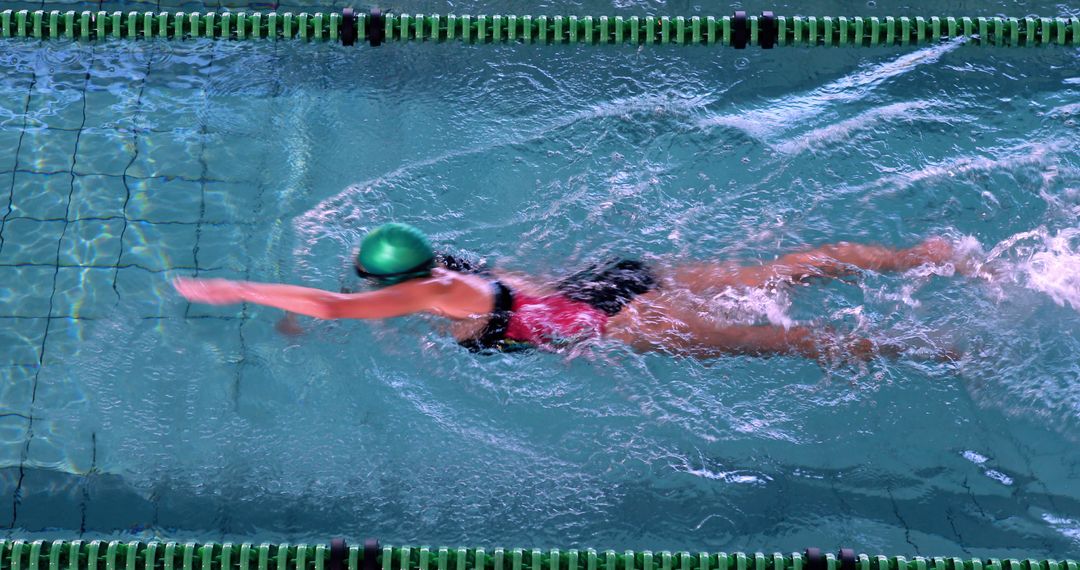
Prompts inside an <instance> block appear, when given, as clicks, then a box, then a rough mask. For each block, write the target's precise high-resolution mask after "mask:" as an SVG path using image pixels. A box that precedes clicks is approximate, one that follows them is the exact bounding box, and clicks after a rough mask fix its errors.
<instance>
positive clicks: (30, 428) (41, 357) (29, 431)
mask: <svg viewBox="0 0 1080 570" xmlns="http://www.w3.org/2000/svg"><path fill="white" fill-rule="evenodd" d="M94 53H95V51H94V48H93V47H91V48H90V60H89V62H87V64H86V71H85V75H84V78H83V88H82V126H85V125H86V88H87V86H88V85H89V84H90V76H91V70H92V69H93V67H94ZM32 96H33V94H32V93H31V95H30V96H29V97H27V109H29V105H30V101H29V100H30V98H31V97H32ZM23 121H24V123H25V121H26V117H25V116H24V117H23ZM81 136H82V131H81V130H80V132H79V133H78V134H77V135H76V136H75V148H74V150H72V153H71V161H72V162H71V187H70V190H69V191H68V199H67V206H66V208H65V211H64V218H65V222H64V229H63V230H61V232H60V239H58V240H57V242H56V268H55V270H54V271H53V282H52V292H51V293H50V294H49V311H48V314H49V316H50V317H51V316H52V311H53V304H54V301H55V299H56V282H57V278H58V276H59V275H60V267H59V266H60V252H61V247H62V245H63V243H64V235H65V234H66V233H67V228H68V225H69V224H70V222H67V221H66V219H67V217H68V214H69V213H70V212H71V200H72V197H73V196H74V195H75V174H74V171H75V163H76V161H77V160H78V154H79V139H80V138H81ZM17 163H18V161H17V159H16V165H17ZM12 186H13V187H14V176H12ZM52 321H53V320H52V319H51V318H50V319H46V321H45V332H44V334H42V335H41V350H40V351H39V352H38V363H39V364H41V365H42V366H39V367H38V369H37V371H36V372H35V374H34V380H33V386H32V387H31V389H30V413H29V416H30V417H29V419H28V420H27V426H26V444H25V445H24V446H23V451H22V454H21V456H20V457H19V481H18V483H17V484H16V487H15V492H14V498H15V500H14V501H13V502H12V505H13V506H12V515H11V528H12V529H14V528H15V525H16V524H18V520H19V502H20V501H19V494H20V492H21V490H22V484H23V479H24V478H25V476H26V460H27V459H28V458H29V456H30V445H31V444H32V442H33V440H34V404H35V402H36V401H37V389H38V381H39V380H40V378H41V369H42V368H43V367H44V366H43V365H44V363H45V347H46V346H47V344H48V340H49V328H50V325H51V324H52Z"/></svg>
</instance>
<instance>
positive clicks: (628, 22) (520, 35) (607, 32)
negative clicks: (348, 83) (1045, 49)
mask: <svg viewBox="0 0 1080 570" xmlns="http://www.w3.org/2000/svg"><path fill="white" fill-rule="evenodd" d="M960 37H963V38H967V40H968V43H970V44H973V45H981V46H995V47H1035V46H1050V45H1057V46H1077V45H1080V18H1073V17H1070V18H1065V17H1058V18H1049V17H1035V16H1028V17H1023V18H1005V17H998V16H975V17H969V16H960V17H956V16H929V17H924V16H853V17H849V16H776V15H774V14H773V13H772V12H762V13H761V14H759V15H747V13H746V12H743V11H738V12H735V13H734V14H733V15H731V16H566V15H554V16H545V15H513V14H493V15H487V14H482V15H455V14H384V13H382V12H380V11H379V10H371V11H369V12H356V11H354V10H353V9H351V8H345V9H344V10H342V11H341V12H333V13H325V12H311V13H309V12H299V13H293V12H280V13H279V12H245V11H236V12H233V11H226V12H139V11H127V12H121V11H112V12H109V11H101V10H99V11H90V10H87V11H82V12H76V11H74V10H68V11H60V10H10V9H9V10H0V38H35V39H42V40H45V39H69V40H79V41H102V40H106V39H127V40H137V39H150V38H159V39H169V40H186V39H197V38H212V39H228V40H245V39H256V40H257V39H264V40H299V41H309V42H334V43H340V44H342V45H346V46H348V45H354V44H362V43H366V44H368V45H371V46H378V45H380V44H382V43H386V42H447V41H457V42H462V43H466V44H502V43H524V44H589V45H618V44H627V45H659V44H663V45H680V46H691V45H696V46H728V47H733V48H736V49H742V48H746V47H747V46H757V47H761V48H764V49H770V48H773V47H808V46H864V47H883V46H918V45H925V44H929V43H934V42H939V41H943V40H950V39H955V38H960Z"/></svg>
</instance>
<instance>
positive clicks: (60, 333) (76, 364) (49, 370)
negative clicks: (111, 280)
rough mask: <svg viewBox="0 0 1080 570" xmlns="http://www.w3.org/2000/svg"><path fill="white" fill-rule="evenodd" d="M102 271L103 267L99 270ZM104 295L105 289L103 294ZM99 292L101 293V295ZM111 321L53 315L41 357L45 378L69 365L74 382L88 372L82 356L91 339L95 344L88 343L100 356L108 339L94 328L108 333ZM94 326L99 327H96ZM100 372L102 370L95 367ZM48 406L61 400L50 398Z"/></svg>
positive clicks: (114, 296) (54, 375) (105, 314)
mask: <svg viewBox="0 0 1080 570" xmlns="http://www.w3.org/2000/svg"><path fill="white" fill-rule="evenodd" d="M97 271H102V270H97ZM100 294H104V292H102V293H100ZM100 294H99V295H100ZM109 294H112V290H111V286H110V290H109ZM112 296H113V304H115V299H116V295H115V294H112ZM98 313H99V314H101V315H103V318H107V316H108V315H109V314H110V313H109V312H108V311H107V310H100V311H98ZM111 324H112V323H105V324H104V325H100V324H99V323H98V322H97V321H94V320H90V319H74V318H55V317H54V318H53V319H52V320H51V321H50V322H49V334H48V336H46V337H45V355H44V356H43V357H42V359H41V365H42V366H43V367H44V368H43V369H42V378H49V379H50V382H51V381H53V380H51V379H52V378H55V377H56V376H57V375H58V373H59V372H60V370H62V369H64V368H67V369H70V371H71V373H70V374H69V376H71V380H72V381H76V382H77V381H78V378H76V377H77V376H79V375H81V374H85V373H86V371H87V369H86V362H84V360H83V359H82V357H83V356H84V350H86V349H87V347H88V344H87V343H88V342H91V343H93V344H92V345H89V352H90V353H91V354H92V355H94V356H97V355H98V354H100V353H99V352H98V351H100V349H101V345H102V344H104V343H105V342H108V341H104V340H103V339H101V338H100V337H95V336H94V334H95V333H94V331H95V330H104V331H106V332H108V331H109V330H110V329H109V327H110V325H111ZM95 327H98V328H97V329H95ZM95 371H99V369H95ZM41 393H42V392H41V386H40V385H39V386H38V396H39V399H40V395H41ZM48 404H49V405H60V404H59V403H58V402H55V401H52V400H50V401H49V402H48Z"/></svg>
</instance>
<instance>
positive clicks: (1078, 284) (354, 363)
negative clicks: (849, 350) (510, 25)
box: [0, 0, 1080, 557]
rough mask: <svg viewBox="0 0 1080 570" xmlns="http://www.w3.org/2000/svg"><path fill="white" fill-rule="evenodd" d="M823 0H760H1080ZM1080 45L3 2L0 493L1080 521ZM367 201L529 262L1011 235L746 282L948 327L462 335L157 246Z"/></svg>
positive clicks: (597, 528) (282, 243) (1017, 540)
mask: <svg viewBox="0 0 1080 570" xmlns="http://www.w3.org/2000/svg"><path fill="white" fill-rule="evenodd" d="M95 5H96V3H95ZM31 6H32V7H36V6H37V5H31ZM127 6H137V7H138V8H140V9H141V8H144V7H156V6H155V5H147V4H137V5H136V4H128V5H127ZM815 7H816V8H818V9H819V10H818V11H817V12H811V9H810V8H811V7H809V6H802V7H800V8H799V9H798V10H795V9H794V8H790V7H785V6H783V5H776V6H775V7H774V8H775V9H776V11H777V12H778V13H822V14H840V13H845V14H846V13H853V11H858V12H859V13H865V14H880V15H885V14H886V13H889V14H896V15H900V14H901V13H903V14H908V13H914V12H912V10H921V12H919V13H928V12H926V11H927V10H930V9H933V10H939V11H940V12H941V13H949V14H952V13H956V14H971V15H979V14H995V13H998V12H1001V13H1004V14H1008V15H1025V14H1027V13H1039V14H1042V15H1068V14H1070V13H1071V14H1072V15H1075V14H1076V10H1075V7H1073V8H1069V7H1068V6H1065V5H1055V4H1052V3H1045V2H1044V3H1032V2H1026V3H1008V4H1002V5H1000V6H991V7H989V8H986V9H983V10H978V9H972V8H971V7H970V6H968V4H967V3H957V2H953V3H934V4H932V5H931V4H929V3H924V4H918V5H908V4H905V5H902V6H901V5H897V6H893V7H890V8H886V7H885V6H878V5H866V4H863V3H856V4H851V5H846V4H845V5H840V4H838V3H837V4H825V3H821V4H818V5H815ZM411 8H412V7H410V11H413V10H411ZM415 8H416V11H424V12H430V11H444V10H445V9H446V7H445V6H442V5H439V4H434V3H427V4H418V5H416V6H415ZM750 8H753V9H757V7H750ZM453 9H454V10H456V11H459V12H468V11H472V12H481V11H491V10H500V11H515V10H516V11H520V10H517V9H515V8H514V7H513V6H511V5H504V4H487V3H483V4H481V3H464V4H455V5H454V6H453ZM540 10H544V11H548V12H555V11H566V12H578V13H590V12H591V13H597V14H599V13H616V12H618V13H625V14H630V13H634V14H638V13H646V12H649V13H660V12H663V13H671V14H674V13H693V12H694V11H695V10H699V12H698V13H708V9H706V8H700V7H696V6H695V5H692V4H688V3H682V2H676V3H633V2H624V1H621V0H620V1H617V2H616V3H614V4H612V3H603V2H581V3H552V2H548V3H545V4H544V5H542V6H540V7H538V8H537V11H540ZM728 11H729V7H724V8H723V9H722V10H719V11H717V12H715V13H726V12H728ZM1070 11H1071V12H1070ZM1078 56H1080V52H1078V51H1077V50H1076V49H1075V48H1071V49H1031V50H1027V49H1025V50H1015V51H994V50H989V49H978V48H971V47H966V46H962V45H958V44H944V45H940V46H935V47H931V48H925V49H920V50H885V49H864V50H835V49H828V50H827V49H819V50H791V49H788V50H774V51H772V52H763V51H757V50H747V51H745V52H734V51H728V50H709V49H685V48H683V49H680V48H653V49H633V48H589V47H566V46H563V47H542V46H532V47H522V46H517V47H514V46H511V47H505V46H472V47H466V46H460V45H457V44H451V45H435V44H427V45H391V46H386V47H384V48H380V49H379V50H368V49H356V50H347V49H341V48H333V47H329V46H308V45H296V44H274V43H268V42H257V43H251V44H227V43H207V42H187V43H178V44H168V45H166V44H155V43H150V44H146V43H139V44H120V43H105V44H101V45H95V46H89V45H79V44H71V43H48V44H42V43H38V42H30V41H12V40H5V41H3V42H2V43H0V67H2V68H3V70H4V72H3V73H2V74H0V148H2V149H4V151H5V152H3V153H0V214H2V215H3V217H2V220H3V221H2V226H0V286H2V289H0V374H3V382H2V384H0V386H2V390H3V392H2V394H0V405H2V410H0V442H2V443H0V489H2V491H3V492H2V494H0V525H3V526H5V527H8V528H9V529H10V530H9V534H12V535H18V536H27V535H30V536H64V537H70V536H71V535H73V534H75V533H78V534H80V535H82V536H84V537H113V536H116V537H132V536H134V537H150V536H160V537H168V538H180V539H186V538H191V539H200V540H207V539H213V540H220V539H251V540H260V541H261V540H288V541H301V540H306V541H322V540H325V539H326V538H327V537H330V536H333V535H346V536H350V537H354V538H360V537H363V536H368V535H371V536H378V537H380V538H381V539H382V540H383V541H384V543H395V544H400V543H411V544H420V543H423V544H435V545H438V544H459V543H460V544H475V545H510V546H519V545H520V546H538V547H545V546H562V547H571V546H595V547H599V548H616V549H619V548H638V549H643V548H652V549H664V548H666V549H689V550H698V549H708V550H727V551H731V550H735V549H742V550H764V551H772V550H780V551H789V550H795V549H802V548H804V547H805V546H808V545H820V546H822V547H826V548H829V549H833V548H835V547H838V546H841V545H844V546H852V547H855V548H857V549H859V550H862V551H867V552H871V553H877V552H884V553H890V554H892V553H895V554H908V555H914V554H922V555H938V554H941V555H971V556H1006V555H1008V556H1035V557H1044V556H1046V557H1050V556H1053V557H1064V556H1071V557H1076V556H1080V486H1078V485H1077V484H1076V481H1077V478H1078V477H1080V453H1078V452H1077V451H1076V449H1077V439H1078V435H1080V368H1078V365H1077V361H1076V356H1075V355H1076V354H1077V350H1078V348H1080V346H1078V344H1080V343H1078V333H1080V319H1078V313H1077V311H1078V310H1080V156H1078V153H1077V148H1080V130H1078V123H1077V121H1078V120H1080V74H1078V72H1077V69H1078V63H1080V57H1078ZM389 220H398V221H405V222H409V223H413V224H416V225H418V226H420V227H422V228H423V229H424V230H426V231H428V232H430V233H431V235H432V236H433V239H434V240H435V241H436V242H438V243H439V244H442V245H444V246H447V247H450V248H452V249H455V250H457V251H463V252H467V253H470V254H472V255H476V256H480V257H484V258H486V259H487V260H489V262H492V263H494V264H496V265H498V266H501V267H505V268H510V269H516V270H523V271H530V272H533V273H536V274H539V275H547V276H552V277H554V276H558V275H560V274H562V273H565V272H567V271H570V270H572V269H573V268H575V267H578V266H580V265H582V264H584V263H587V262H589V261H590V260H594V259H597V258H598V257H600V256H602V255H605V254H609V253H617V254H621V255H627V256H642V257H663V258H670V259H679V258H682V259H740V260H746V261H748V262H749V261H754V260H764V259H770V258H772V257H774V256H776V255H778V254H782V253H785V252H788V251H793V250H795V249H798V248H800V247H803V246H806V245H812V244H819V243H825V242H829V241H836V240H858V241H867V242H875V243H883V244H887V245H894V246H906V245H911V244H914V243H916V242H917V241H919V240H920V239H922V238H924V237H926V236H928V235H932V234H942V235H946V236H949V237H950V238H952V239H955V240H957V241H958V242H959V243H962V244H963V246H964V247H965V248H967V249H968V250H970V251H971V252H972V255H973V256H974V257H975V259H977V260H980V261H986V262H988V263H990V264H991V265H993V266H995V267H997V268H998V269H997V270H998V272H999V275H998V277H997V278H995V279H994V280H992V281H991V280H987V279H980V278H963V277H955V276H952V275H950V274H951V271H950V268H948V267H943V268H935V269H925V268H924V269H919V270H913V271H911V272H908V273H904V274H899V275H874V274H870V275H865V276H862V277H859V278H854V279H851V280H849V282H846V283H832V284H823V285H816V286H814V287H808V288H799V289H798V290H795V291H791V292H789V293H788V294H786V295H780V296H772V297H770V296H756V297H754V298H751V299H745V300H741V301H740V302H742V303H745V304H749V305H751V306H753V307H755V308H757V309H759V310H761V311H765V312H769V314H770V315H771V318H772V319H773V320H774V321H776V322H800V323H809V324H813V325H817V326H826V325H828V326H833V327H836V328H838V329H840V330H844V331H853V332H857V333H859V334H863V335H867V336H870V337H872V338H876V339H892V340H899V341H903V342H905V343H907V344H910V345H913V346H920V347H925V348H927V349H930V348H934V347H938V348H941V347H955V348H958V349H960V350H963V351H964V353H965V355H964V357H963V358H962V359H961V360H960V361H959V362H958V363H955V364H939V363H934V362H932V361H931V362H927V361H924V360H919V359H914V358H902V359H900V360H898V361H887V360H878V361H872V362H870V363H866V364H852V363H847V362H842V361H835V362H825V363H821V364H819V363H816V362H812V361H807V360H802V359H795V358H772V359H755V358H744V357H732V358H723V359H718V360H713V361H694V360H688V359H679V358H671V357H666V356H662V355H635V354H632V353H630V352H628V351H626V350H625V349H622V348H620V347H618V346H604V347H598V348H591V349H589V350H587V351H585V353H584V354H566V353H563V354H542V353H533V354H526V355H515V356H505V357H504V356H497V357H478V356H475V355H472V354H469V353H467V352H466V351H464V350H462V349H460V348H458V347H456V346H455V345H454V344H453V343H452V342H451V341H450V340H449V339H448V338H447V336H446V335H445V334H444V331H443V329H441V328H440V326H439V324H438V323H436V322H434V321H432V320H429V319H424V318H409V319H399V320H393V321H387V322H376V323H360V322H334V323H319V322H313V321H304V322H303V323H302V324H303V326H304V328H305V333H304V334H303V335H300V336H287V335H283V334H281V333H279V332H277V331H276V330H275V324H276V322H277V320H278V318H279V316H280V313H279V312H277V311H274V310H270V309H265V308H260V307H254V306H244V307H208V306H198V305H189V304H187V303H185V302H183V301H182V300H181V299H180V298H179V297H178V296H177V295H176V294H175V293H173V292H172V290H171V287H170V286H169V279H170V278H172V277H173V276H176V275H199V276H204V277H210V276H214V277H232V278H245V279H253V280H263V281H278V280H280V281H287V282H291V283H299V284H307V285H311V286H318V287H324V288H328V289H333V290H339V289H342V288H355V287H357V286H358V284H357V283H356V282H355V278H354V277H352V276H351V275H350V268H349V263H348V260H347V257H348V254H349V253H350V251H351V250H352V248H353V247H354V246H355V245H356V243H357V241H358V238H359V236H360V235H362V233H363V232H364V231H366V230H367V229H369V228H370V227H372V226H374V225H376V224H379V223H382V222H385V221H389ZM730 302H731V299H716V300H715V303H716V304H717V306H718V307H720V306H722V305H724V303H730ZM721 308H722V307H721Z"/></svg>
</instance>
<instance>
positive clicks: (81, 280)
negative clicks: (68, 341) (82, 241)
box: [50, 267, 119, 334]
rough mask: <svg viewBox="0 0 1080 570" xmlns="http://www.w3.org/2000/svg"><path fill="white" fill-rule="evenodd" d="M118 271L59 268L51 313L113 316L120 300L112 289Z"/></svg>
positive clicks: (55, 315) (69, 315)
mask: <svg viewBox="0 0 1080 570" xmlns="http://www.w3.org/2000/svg"><path fill="white" fill-rule="evenodd" d="M116 271H117V270H115V269H111V268H89V267H61V268H60V269H58V270H57V273H56V292H55V293H54V294H53V300H52V315H51V316H53V317H81V318H91V319H96V318H102V317H107V316H108V315H110V314H111V313H112V312H113V311H114V310H116V304H117V301H119V297H118V296H117V294H116V291H114V290H113V280H114V277H115V276H116ZM51 330H52V329H51V328H50V331H51ZM50 334H51V333H50Z"/></svg>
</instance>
